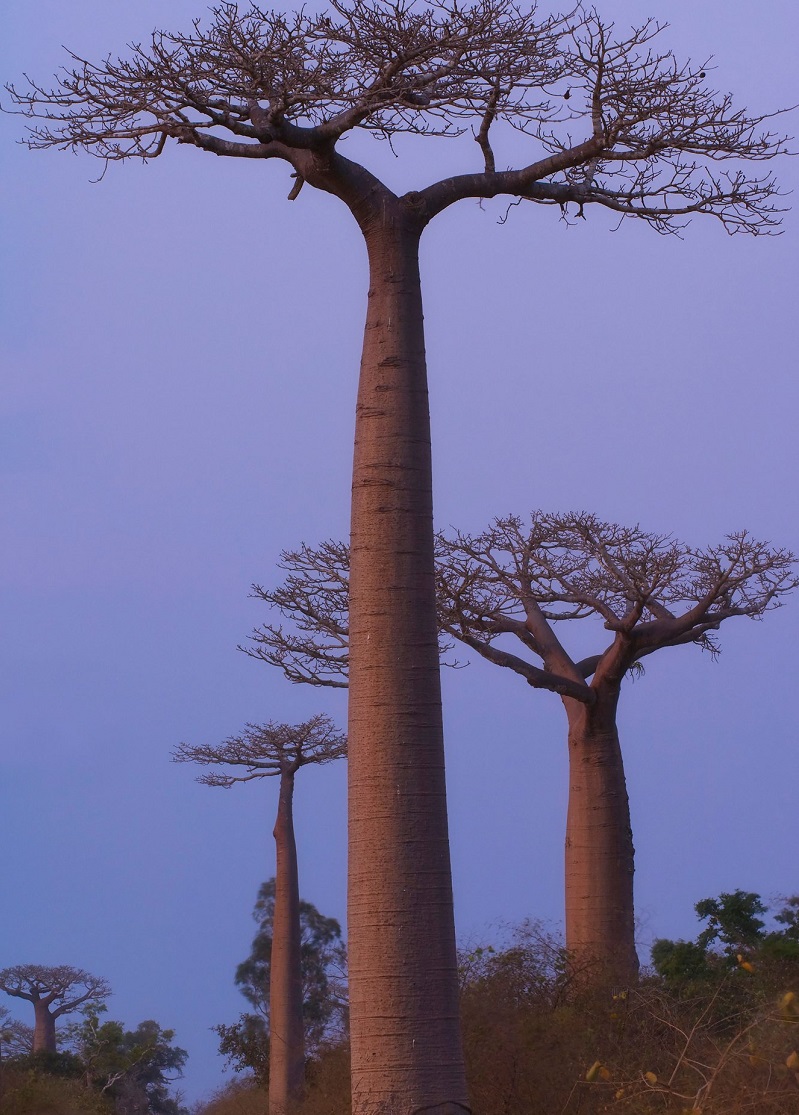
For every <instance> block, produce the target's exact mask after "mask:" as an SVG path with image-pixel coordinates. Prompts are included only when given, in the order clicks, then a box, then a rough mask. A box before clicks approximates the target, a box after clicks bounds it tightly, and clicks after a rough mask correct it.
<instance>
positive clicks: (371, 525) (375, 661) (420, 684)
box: [348, 199, 468, 1115]
mask: <svg viewBox="0 0 799 1115" xmlns="http://www.w3.org/2000/svg"><path fill="white" fill-rule="evenodd" d="M393 202H394V203H393V204H392V203H391V202H390V201H388V200H386V201H384V203H383V206H382V212H381V213H380V214H379V215H377V216H375V218H374V219H373V220H372V222H371V223H369V222H365V223H364V224H363V225H362V228H363V229H364V233H365V236H366V242H367V248H368V253H369V266H370V286H369V301H368V310H367V319H366V329H365V335H364V347H363V359H362V363H361V378H360V386H359V391H358V403H357V412H356V429H355V459H354V469H353V488H352V543H351V573H350V675H349V676H350V684H349V689H350V697H349V831H350V844H349V848H350V864H349V915H348V929H349V974H350V1005H351V1035H352V1079H353V1110H354V1111H355V1112H357V1113H358V1115H361V1113H364V1115H366V1113H374V1112H378V1111H379V1112H383V1111H385V1112H387V1113H389V1112H390V1113H391V1115H409V1113H410V1112H417V1113H419V1115H421V1113H422V1112H427V1111H428V1110H430V1111H432V1110H433V1109H435V1112H436V1115H447V1113H451V1112H462V1111H464V1110H468V1106H467V1092H466V1082H465V1073H464V1066H463V1057H462V1052H461V1042H460V1023H459V1017H458V1013H459V1012H458V984H457V963H456V953H455V931H454V919H453V907H452V881H451V872H450V857H449V837H448V831H447V806H446V789H445V782H444V750H443V732H442V718H441V691H440V679H439V662H438V645H437V635H436V622H435V620H436V612H435V591H434V571H433V529H432V472H431V457H430V420H429V411H428V399H427V376H426V367H425V353H424V329H423V319H422V300H421V289H420V281H419V259H418V248H419V235H420V232H421V228H420V227H418V224H416V223H415V222H414V221H413V219H412V216H411V215H410V214H409V212H408V210H407V209H406V208H405V207H404V206H402V205H400V204H399V203H397V202H396V199H393Z"/></svg>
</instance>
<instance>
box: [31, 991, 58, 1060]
mask: <svg viewBox="0 0 799 1115" xmlns="http://www.w3.org/2000/svg"><path fill="white" fill-rule="evenodd" d="M33 1010H34V1016H35V1025H34V1029H33V1052H34V1053H38V1052H39V1050H44V1051H45V1052H47V1053H55V1051H56V1044H55V1018H53V1016H52V1014H51V1013H50V1009H49V1005H48V1004H47V1003H45V1002H44V1000H42V999H34V1000H33Z"/></svg>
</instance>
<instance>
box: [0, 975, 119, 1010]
mask: <svg viewBox="0 0 799 1115" xmlns="http://www.w3.org/2000/svg"><path fill="white" fill-rule="evenodd" d="M0 991H5V992H6V994H7V995H13V996H15V997H16V998H18V999H27V1000H28V1002H31V1003H36V1002H43V1003H45V1004H46V1005H47V1006H48V1007H49V1008H50V1014H51V1015H53V1017H55V1018H57V1017H59V1015H62V1014H68V1013H69V1012H70V1011H74V1010H75V1009H76V1008H77V1007H79V1006H80V1005H81V1004H82V1003H85V1002H88V1001H89V1000H96V999H105V998H106V997H107V996H108V995H110V994H111V985H110V984H109V983H108V981H107V980H104V979H102V978H100V977H99V976H93V975H91V973H90V972H84V971H83V969H82V968H72V967H70V966H69V965H67V964H61V965H59V966H57V967H54V968H49V967H46V966H45V965H43V964H17V965H16V966H14V967H13V968H4V969H3V970H2V971H0Z"/></svg>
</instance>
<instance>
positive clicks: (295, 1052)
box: [269, 770, 305, 1115]
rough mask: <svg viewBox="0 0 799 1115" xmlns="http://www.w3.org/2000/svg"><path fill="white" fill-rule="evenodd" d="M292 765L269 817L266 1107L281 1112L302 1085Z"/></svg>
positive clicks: (298, 1094)
mask: <svg viewBox="0 0 799 1115" xmlns="http://www.w3.org/2000/svg"><path fill="white" fill-rule="evenodd" d="M293 798H294V771H285V770H284V771H283V772H282V773H281V775H280V798H279V802H278V810H277V820H276V821H275V829H274V836H275V853H276V863H275V913H274V920H273V925H272V957H271V966H270V968H271V975H270V987H269V1111H270V1115H286V1112H287V1111H290V1110H291V1107H292V1105H293V1104H294V1103H296V1102H297V1101H298V1100H299V1099H301V1097H302V1093H303V1089H304V1085H305V1033H304V1025H303V1017H302V970H301V953H300V949H301V942H300V887H299V879H298V872H297V844H296V841H295V838H294V812H293Z"/></svg>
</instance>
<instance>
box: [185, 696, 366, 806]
mask: <svg viewBox="0 0 799 1115" xmlns="http://www.w3.org/2000/svg"><path fill="white" fill-rule="evenodd" d="M346 753H347V738H346V736H345V735H343V734H342V733H340V732H338V731H337V730H336V727H335V725H334V723H333V721H332V720H331V719H330V718H329V717H328V716H324V715H322V714H320V715H317V716H312V717H311V719H310V720H306V721H304V723H302V724H277V723H275V722H273V721H269V723H267V724H247V725H246V727H245V729H244V731H243V732H242V733H241V734H240V735H236V736H229V737H228V738H227V739H226V740H224V741H223V742H222V743H221V744H217V745H216V746H212V745H199V746H195V745H192V744H188V743H181V744H180V745H179V746H178V747H177V748H175V750H174V752H173V753H172V761H173V762H175V763H198V764H199V765H200V766H206V767H207V766H211V767H222V768H230V767H232V768H234V770H233V772H231V771H230V770H228V769H222V770H221V771H219V770H215V771H211V772H209V773H207V774H202V775H200V776H199V777H198V778H197V781H198V782H202V783H203V784H204V785H206V786H223V787H225V788H226V789H229V788H230V787H231V786H233V785H234V784H235V783H236V782H250V781H252V780H253V779H255V778H268V777H270V776H274V775H284V774H288V775H293V774H295V773H296V772H297V771H298V770H299V769H300V767H304V766H307V765H309V764H310V763H317V764H321V763H332V762H333V761H334V760H335V759H340V758H342V757H343V756H345V755H346ZM239 767H243V768H244V769H245V771H246V773H238V768H239Z"/></svg>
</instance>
